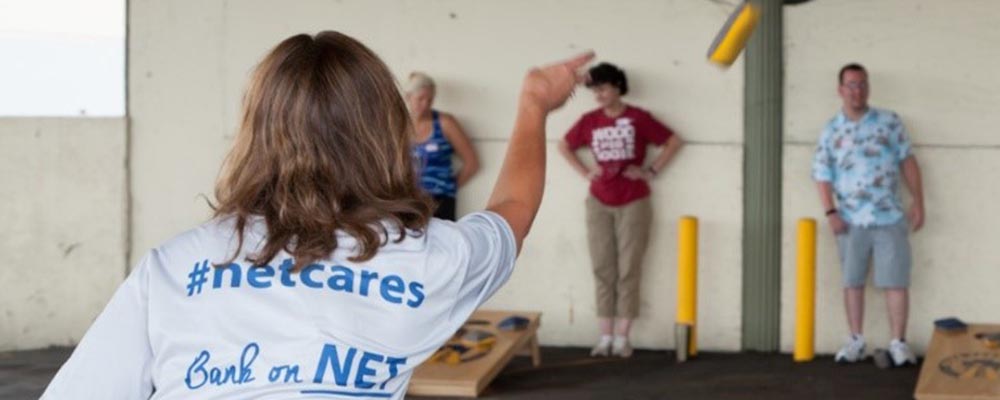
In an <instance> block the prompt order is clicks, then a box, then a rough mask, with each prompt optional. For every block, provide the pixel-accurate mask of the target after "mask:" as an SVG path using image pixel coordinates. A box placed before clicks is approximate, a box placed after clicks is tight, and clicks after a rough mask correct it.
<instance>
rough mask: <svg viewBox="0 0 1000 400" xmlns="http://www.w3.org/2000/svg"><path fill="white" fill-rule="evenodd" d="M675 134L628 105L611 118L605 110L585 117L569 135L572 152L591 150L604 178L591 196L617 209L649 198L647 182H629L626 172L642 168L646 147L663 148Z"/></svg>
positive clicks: (598, 180) (596, 182)
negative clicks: (654, 145)
mask: <svg viewBox="0 0 1000 400" xmlns="http://www.w3.org/2000/svg"><path fill="white" fill-rule="evenodd" d="M671 135H673V132H672V131H671V130H670V128H667V126H666V125H663V123H661V122H660V121H657V120H656V118H653V116H652V115H650V114H649V112H647V111H646V110H643V109H641V108H637V107H633V106H629V105H626V106H625V111H624V112H623V113H622V114H621V115H619V116H617V117H615V118H611V117H608V116H607V115H606V114H604V110H603V109H600V108H598V109H596V110H594V111H591V112H588V113H586V114H583V116H582V117H580V120H579V121H576V124H574V125H573V127H572V128H570V130H569V132H566V137H565V140H566V143H567V144H568V145H569V148H570V149H571V150H576V149H579V148H581V147H583V146H590V151H591V152H593V154H594V158H595V159H596V160H597V164H598V165H599V166H600V167H601V175H600V176H599V177H597V178H596V179H594V180H593V181H591V183H590V193H591V194H592V195H593V196H594V197H595V198H597V200H600V201H601V203H604V204H606V205H609V206H613V207H617V206H622V205H625V204H628V203H630V202H633V201H635V200H639V199H642V198H644V197H647V196H649V185H648V184H646V181H645V180H642V179H636V180H632V179H629V178H626V177H625V175H623V174H624V172H625V168H626V167H628V166H629V165H636V166H638V167H640V168H642V164H643V160H644V159H645V158H646V145H648V144H650V143H652V144H656V145H662V144H664V143H666V142H667V139H670V136H671Z"/></svg>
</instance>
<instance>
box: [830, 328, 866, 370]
mask: <svg viewBox="0 0 1000 400" xmlns="http://www.w3.org/2000/svg"><path fill="white" fill-rule="evenodd" d="M864 358H865V338H864V337H862V336H861V335H857V336H854V335H852V336H849V337H848V338H847V342H846V343H844V347H841V348H840V351H838V352H837V355H836V356H834V357H833V361H835V362H837V363H842V364H843V363H855V362H858V361H861V360H863V359H864Z"/></svg>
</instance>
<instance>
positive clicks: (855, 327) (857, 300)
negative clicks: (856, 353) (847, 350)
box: [844, 286, 865, 336]
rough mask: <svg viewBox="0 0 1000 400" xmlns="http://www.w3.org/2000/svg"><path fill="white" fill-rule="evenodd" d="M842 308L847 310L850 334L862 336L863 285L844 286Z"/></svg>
mask: <svg viewBox="0 0 1000 400" xmlns="http://www.w3.org/2000/svg"><path fill="white" fill-rule="evenodd" d="M844 309H845V310H846V311H847V327H848V328H849V329H850V330H851V335H852V336H862V335H863V334H864V333H863V330H864V329H863V328H864V326H863V325H864V321H865V287H864V286H861V287H846V288H844Z"/></svg>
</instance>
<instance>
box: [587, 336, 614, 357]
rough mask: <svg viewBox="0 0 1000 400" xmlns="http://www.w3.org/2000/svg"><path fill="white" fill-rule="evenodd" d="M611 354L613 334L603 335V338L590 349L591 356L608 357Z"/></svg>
mask: <svg viewBox="0 0 1000 400" xmlns="http://www.w3.org/2000/svg"><path fill="white" fill-rule="evenodd" d="M610 355H611V336H609V335H605V336H601V340H600V341H598V342H597V345H595V346H594V348H593V349H591V350H590V356H591V357H607V356H610Z"/></svg>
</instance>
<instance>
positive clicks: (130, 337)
mask: <svg viewBox="0 0 1000 400" xmlns="http://www.w3.org/2000/svg"><path fill="white" fill-rule="evenodd" d="M149 260H150V256H149V255H147V256H146V257H145V258H144V259H143V260H142V261H141V262H140V263H139V265H138V266H137V267H136V268H135V269H134V270H133V271H132V274H131V275H129V277H128V279H126V280H125V282H124V283H122V285H121V286H119V287H118V290H117V291H115V294H114V296H112V297H111V301H110V302H109V303H108V305H107V306H106V307H105V308H104V311H102V312H101V314H100V315H99V316H98V317H97V320H95V321H94V324H93V325H91V327H90V329H89V330H88V331H87V333H86V334H85V335H84V336H83V339H82V340H81V341H80V344H79V345H77V346H76V350H74V351H73V354H72V355H71V356H70V358H69V360H68V361H66V363H65V364H63V366H62V367H61V368H59V372H58V373H56V376H55V377H54V378H53V379H52V381H51V382H50V383H49V386H48V388H46V390H45V393H44V394H42V397H41V399H42V400H61V399H80V400H90V399H93V400H116V399H128V400H133V399H148V398H149V397H150V396H151V395H152V393H153V390H154V389H153V382H152V374H151V366H152V358H153V357H152V349H151V348H150V344H149V334H148V325H147V310H148V307H147V304H148V296H147V294H148V291H147V288H148V277H149V272H148V268H149V267H148V265H147V264H148V263H149Z"/></svg>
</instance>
